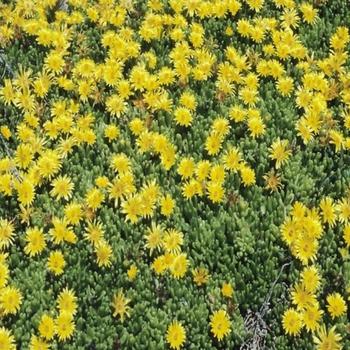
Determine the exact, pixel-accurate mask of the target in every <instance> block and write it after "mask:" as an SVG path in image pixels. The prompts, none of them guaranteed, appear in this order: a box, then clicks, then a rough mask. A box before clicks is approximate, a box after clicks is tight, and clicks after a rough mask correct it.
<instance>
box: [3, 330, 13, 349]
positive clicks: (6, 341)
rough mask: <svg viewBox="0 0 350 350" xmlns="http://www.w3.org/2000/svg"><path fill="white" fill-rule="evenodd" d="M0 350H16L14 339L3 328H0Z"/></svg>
mask: <svg viewBox="0 0 350 350" xmlns="http://www.w3.org/2000/svg"><path fill="white" fill-rule="evenodd" d="M0 349H4V350H16V344H15V338H14V336H13V335H12V334H11V331H9V330H8V329H6V328H5V327H0Z"/></svg>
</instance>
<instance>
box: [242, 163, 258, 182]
mask: <svg viewBox="0 0 350 350" xmlns="http://www.w3.org/2000/svg"><path fill="white" fill-rule="evenodd" d="M239 170H240V172H241V177H242V182H243V185H244V186H251V185H254V184H255V172H254V170H253V169H251V168H250V167H249V166H247V165H244V164H241V165H240V169H239Z"/></svg>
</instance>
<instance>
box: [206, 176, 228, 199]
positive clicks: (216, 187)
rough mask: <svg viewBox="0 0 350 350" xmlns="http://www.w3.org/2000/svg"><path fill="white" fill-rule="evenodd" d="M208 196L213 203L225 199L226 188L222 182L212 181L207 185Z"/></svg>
mask: <svg viewBox="0 0 350 350" xmlns="http://www.w3.org/2000/svg"><path fill="white" fill-rule="evenodd" d="M207 191H208V197H209V199H210V200H211V201H212V202H213V203H221V202H222V201H223V200H224V194H225V190H224V188H223V187H222V185H221V184H220V183H217V182H214V181H210V182H209V183H208V185H207Z"/></svg>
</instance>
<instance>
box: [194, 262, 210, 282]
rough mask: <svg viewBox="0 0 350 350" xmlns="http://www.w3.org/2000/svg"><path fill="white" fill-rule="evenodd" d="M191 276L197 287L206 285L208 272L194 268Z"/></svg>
mask: <svg viewBox="0 0 350 350" xmlns="http://www.w3.org/2000/svg"><path fill="white" fill-rule="evenodd" d="M192 275H193V281H194V283H195V284H196V285H197V286H202V285H204V284H206V283H208V279H209V271H208V270H207V269H206V268H204V267H200V268H196V269H194V270H192Z"/></svg>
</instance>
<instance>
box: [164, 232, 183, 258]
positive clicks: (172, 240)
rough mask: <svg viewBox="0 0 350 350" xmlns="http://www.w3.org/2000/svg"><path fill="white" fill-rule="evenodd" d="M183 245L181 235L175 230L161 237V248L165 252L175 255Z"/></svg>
mask: <svg viewBox="0 0 350 350" xmlns="http://www.w3.org/2000/svg"><path fill="white" fill-rule="evenodd" d="M182 244H183V233H182V232H180V231H178V230H176V229H169V230H167V231H166V233H165V235H164V236H163V247H164V249H165V251H166V252H170V253H174V254H177V253H179V252H180V250H181V246H182Z"/></svg>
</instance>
